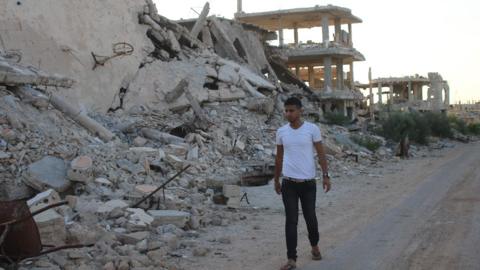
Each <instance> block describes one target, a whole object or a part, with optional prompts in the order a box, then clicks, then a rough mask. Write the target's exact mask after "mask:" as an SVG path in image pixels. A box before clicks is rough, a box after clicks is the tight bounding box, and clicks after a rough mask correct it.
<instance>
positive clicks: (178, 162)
mask: <svg viewBox="0 0 480 270" xmlns="http://www.w3.org/2000/svg"><path fill="white" fill-rule="evenodd" d="M166 160H167V162H168V163H169V164H170V165H172V166H173V167H174V168H175V169H177V170H181V169H182V168H183V164H184V162H185V160H183V159H181V158H179V157H177V156H174V155H167V158H166Z"/></svg>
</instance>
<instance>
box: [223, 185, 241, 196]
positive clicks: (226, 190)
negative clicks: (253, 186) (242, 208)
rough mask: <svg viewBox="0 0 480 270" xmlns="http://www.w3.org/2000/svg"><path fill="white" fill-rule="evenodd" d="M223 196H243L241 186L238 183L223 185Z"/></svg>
mask: <svg viewBox="0 0 480 270" xmlns="http://www.w3.org/2000/svg"><path fill="white" fill-rule="evenodd" d="M223 196H225V197H227V198H234V197H241V188H240V186H238V185H223Z"/></svg>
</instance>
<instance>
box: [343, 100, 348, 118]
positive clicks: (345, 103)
mask: <svg viewBox="0 0 480 270" xmlns="http://www.w3.org/2000/svg"><path fill="white" fill-rule="evenodd" d="M342 103H343V116H347V101H345V100H344V101H343V102H342Z"/></svg>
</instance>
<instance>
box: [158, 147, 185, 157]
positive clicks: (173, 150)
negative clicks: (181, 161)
mask: <svg viewBox="0 0 480 270" xmlns="http://www.w3.org/2000/svg"><path fill="white" fill-rule="evenodd" d="M163 151H165V154H167V155H168V154H170V155H173V156H177V157H180V158H185V157H186V156H187V152H188V144H169V145H167V146H165V147H164V148H163Z"/></svg>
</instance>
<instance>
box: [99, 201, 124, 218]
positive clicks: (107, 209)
mask: <svg viewBox="0 0 480 270" xmlns="http://www.w3.org/2000/svg"><path fill="white" fill-rule="evenodd" d="M127 207H128V204H127V203H126V202H125V201H122V200H111V201H108V202H106V203H104V204H103V205H101V206H100V207H99V208H98V209H97V211H96V213H97V214H98V215H100V216H102V217H109V216H110V214H111V213H112V212H113V211H114V210H115V209H121V210H124V209H126V208H127Z"/></svg>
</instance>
